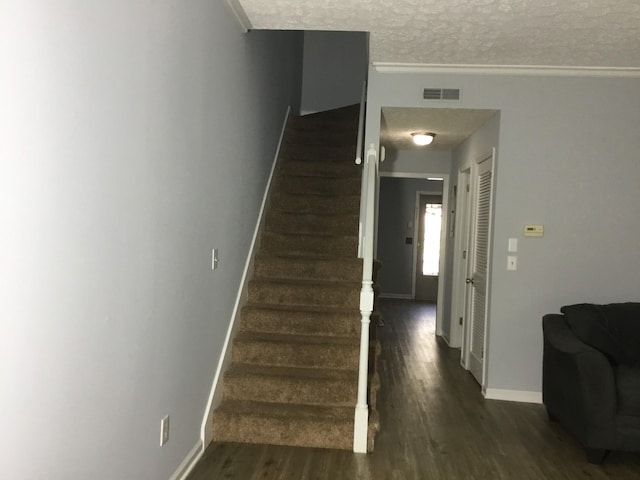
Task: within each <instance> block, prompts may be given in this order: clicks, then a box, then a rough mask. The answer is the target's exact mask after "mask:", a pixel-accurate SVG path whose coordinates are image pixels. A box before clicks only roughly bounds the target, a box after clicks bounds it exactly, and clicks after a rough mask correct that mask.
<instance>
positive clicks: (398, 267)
mask: <svg viewBox="0 0 640 480" xmlns="http://www.w3.org/2000/svg"><path fill="white" fill-rule="evenodd" d="M418 191H425V192H429V193H434V194H441V193H442V182H437V181H429V180H426V179H418V178H393V177H382V178H380V201H379V207H378V208H379V209H378V212H379V214H378V251H377V258H378V260H380V261H381V262H382V269H381V270H380V274H379V277H378V283H379V285H380V288H381V293H382V294H383V295H403V296H409V297H411V295H412V291H411V286H412V282H413V243H412V244H411V245H407V244H406V243H405V238H406V237H411V238H412V239H413V241H414V242H415V241H416V239H414V238H413V236H414V217H415V211H416V192H418Z"/></svg>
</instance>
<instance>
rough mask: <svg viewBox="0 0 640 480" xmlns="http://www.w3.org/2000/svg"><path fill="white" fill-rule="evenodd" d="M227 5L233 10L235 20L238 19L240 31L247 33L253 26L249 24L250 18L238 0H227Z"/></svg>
mask: <svg viewBox="0 0 640 480" xmlns="http://www.w3.org/2000/svg"><path fill="white" fill-rule="evenodd" d="M227 5H228V6H229V8H230V9H231V11H232V12H233V15H234V16H235V17H236V20H238V23H239V24H240V28H242V31H243V32H244V33H247V32H248V31H249V30H251V29H252V28H253V25H251V20H249V17H248V16H247V12H245V11H244V8H243V7H242V5H241V4H240V2H239V0H227Z"/></svg>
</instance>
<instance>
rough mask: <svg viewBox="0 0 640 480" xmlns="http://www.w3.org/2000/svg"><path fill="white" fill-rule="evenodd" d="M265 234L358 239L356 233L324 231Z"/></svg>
mask: <svg viewBox="0 0 640 480" xmlns="http://www.w3.org/2000/svg"><path fill="white" fill-rule="evenodd" d="M265 234H269V235H281V236H283V237H298V238H300V237H304V238H318V237H323V238H345V239H349V240H356V241H357V240H358V236H357V235H338V234H335V233H324V232H320V233H296V232H293V233H284V232H268V231H267V232H265Z"/></svg>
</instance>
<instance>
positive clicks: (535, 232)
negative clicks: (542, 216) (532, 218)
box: [524, 225, 544, 237]
mask: <svg viewBox="0 0 640 480" xmlns="http://www.w3.org/2000/svg"><path fill="white" fill-rule="evenodd" d="M543 235H544V225H525V226H524V236H525V237H542V236H543Z"/></svg>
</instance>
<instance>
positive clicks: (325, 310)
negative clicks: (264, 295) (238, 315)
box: [245, 302, 360, 315]
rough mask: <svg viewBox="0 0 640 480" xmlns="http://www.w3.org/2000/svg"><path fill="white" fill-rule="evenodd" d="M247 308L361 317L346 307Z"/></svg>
mask: <svg viewBox="0 0 640 480" xmlns="http://www.w3.org/2000/svg"><path fill="white" fill-rule="evenodd" d="M245 308H250V309H258V310H272V311H276V312H305V313H323V314H344V315H353V312H356V313H357V315H360V311H359V310H358V309H357V308H354V309H353V311H349V310H345V308H344V307H332V306H330V305H327V306H324V305H323V306H319V305H288V304H277V303H258V302H254V303H247V304H246V306H245Z"/></svg>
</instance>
